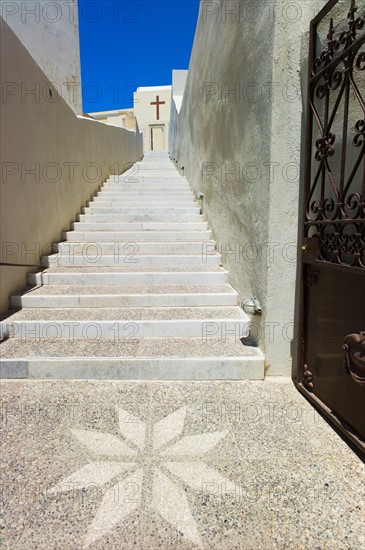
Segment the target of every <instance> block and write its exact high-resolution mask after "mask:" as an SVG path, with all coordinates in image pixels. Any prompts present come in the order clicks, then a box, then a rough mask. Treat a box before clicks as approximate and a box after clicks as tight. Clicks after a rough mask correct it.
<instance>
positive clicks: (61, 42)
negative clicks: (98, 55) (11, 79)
mask: <svg viewBox="0 0 365 550" xmlns="http://www.w3.org/2000/svg"><path fill="white" fill-rule="evenodd" d="M0 10H1V11H0V13H1V16H2V17H3V19H4V20H5V22H6V23H7V24H8V25H9V26H10V28H11V29H12V30H13V31H14V32H15V34H16V35H17V37H18V38H19V39H20V41H21V42H22V43H23V45H24V46H25V47H26V49H27V50H28V51H29V53H30V55H31V56H32V57H33V59H34V60H35V61H36V62H37V63H38V65H39V66H40V68H41V69H42V71H43V72H44V74H45V75H46V76H47V77H48V79H49V80H50V81H51V82H53V83H54V85H55V86H56V88H57V90H58V91H59V93H60V95H61V96H62V97H63V99H64V100H65V101H66V102H67V103H68V105H69V106H70V107H71V109H72V110H73V111H74V112H75V113H76V114H77V115H81V114H82V94H81V74H80V45H79V26H78V5H77V0H67V1H65V0H52V2H50V1H48V0H26V1H25V0H1V2H0ZM23 88H24V93H26V90H27V89H29V88H26V83H23ZM36 93H37V92H36Z"/></svg>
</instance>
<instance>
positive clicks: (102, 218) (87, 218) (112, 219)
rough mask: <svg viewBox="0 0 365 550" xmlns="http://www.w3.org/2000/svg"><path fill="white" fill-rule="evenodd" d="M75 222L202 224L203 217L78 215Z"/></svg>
mask: <svg viewBox="0 0 365 550" xmlns="http://www.w3.org/2000/svg"><path fill="white" fill-rule="evenodd" d="M77 218H78V219H77V221H80V222H83V221H84V222H88V223H89V222H93V223H104V222H107V223H116V222H118V223H120V222H124V223H126V222H160V223H162V222H177V221H180V222H202V221H204V220H203V216H202V215H201V214H195V213H192V214H187V213H182V214H177V213H174V214H172V213H166V214H141V213H138V214H114V213H113V214H109V215H107V214H91V213H90V214H79V215H78V216H77Z"/></svg>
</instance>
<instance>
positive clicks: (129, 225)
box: [71, 221, 208, 232]
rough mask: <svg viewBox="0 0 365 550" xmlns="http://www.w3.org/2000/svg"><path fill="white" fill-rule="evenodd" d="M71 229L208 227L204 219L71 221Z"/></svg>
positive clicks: (112, 229)
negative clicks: (114, 221) (112, 221)
mask: <svg viewBox="0 0 365 550" xmlns="http://www.w3.org/2000/svg"><path fill="white" fill-rule="evenodd" d="M71 227H72V229H73V230H77V231H80V230H81V231H145V232H147V231H179V232H184V231H203V230H207V229H208V224H207V222H205V221H197V222H161V223H160V222H158V221H157V222H153V221H152V222H124V223H123V222H120V223H108V222H99V223H88V222H84V221H83V222H73V223H72V224H71Z"/></svg>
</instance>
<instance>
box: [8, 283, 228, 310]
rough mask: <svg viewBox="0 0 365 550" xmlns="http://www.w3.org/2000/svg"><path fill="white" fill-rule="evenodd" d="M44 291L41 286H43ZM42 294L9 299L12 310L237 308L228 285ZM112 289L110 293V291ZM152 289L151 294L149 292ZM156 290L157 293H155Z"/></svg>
mask: <svg viewBox="0 0 365 550" xmlns="http://www.w3.org/2000/svg"><path fill="white" fill-rule="evenodd" d="M43 288H44V287H43ZM45 288H47V289H48V290H49V292H48V293H47V294H46V293H44V292H39V291H40V290H42V288H40V289H33V290H32V291H29V290H28V292H26V293H24V294H18V295H13V296H11V306H12V307H14V308H21V307H22V308H38V309H39V308H45V309H48V308H49V309H51V310H53V309H54V308H122V307H134V308H135V307H145V308H147V307H151V308H156V307H160V308H162V307H182V308H183V307H196V308H199V307H218V306H237V304H238V294H237V292H235V291H234V290H233V289H232V288H231V287H230V286H229V285H216V286H215V287H209V286H208V285H207V286H205V287H199V288H196V287H194V286H193V285H191V286H189V285H185V286H181V287H179V288H177V289H175V287H174V286H173V285H170V286H167V287H166V286H163V285H161V287H160V288H158V287H157V285H156V286H155V287H154V288H153V289H151V287H150V286H147V287H146V286H139V287H138V286H137V287H136V286H133V287H128V286H125V287H119V286H116V288H115V287H114V288H113V289H111V288H110V287H109V286H107V285H105V286H104V287H97V286H96V287H86V286H84V287H83V286H79V287H68V286H51V285H47V286H46V287H45ZM112 290H113V291H112ZM151 290H153V292H151ZM156 290H160V293H157V292H156Z"/></svg>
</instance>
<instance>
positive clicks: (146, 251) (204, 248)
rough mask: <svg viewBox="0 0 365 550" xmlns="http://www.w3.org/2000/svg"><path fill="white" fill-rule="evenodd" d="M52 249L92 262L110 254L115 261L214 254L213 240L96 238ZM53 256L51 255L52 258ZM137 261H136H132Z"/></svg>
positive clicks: (58, 255) (58, 254)
mask: <svg viewBox="0 0 365 550" xmlns="http://www.w3.org/2000/svg"><path fill="white" fill-rule="evenodd" d="M53 251H54V252H56V253H57V257H58V258H61V257H64V256H68V255H69V256H74V255H81V256H84V257H85V258H86V259H89V260H90V261H91V262H93V260H94V258H95V257H98V256H102V255H106V256H108V255H112V256H114V257H115V259H116V261H119V260H120V258H122V259H125V258H132V259H133V258H138V257H139V255H152V254H153V255H155V254H156V255H158V254H163V255H168V254H184V255H190V254H191V255H195V254H199V255H200V256H202V258H204V257H205V256H207V255H212V254H215V252H216V250H215V242H214V241H205V242H203V241H202V240H201V241H200V242H199V241H196V242H185V241H179V242H169V241H156V242H155V241H150V242H143V241H139V242H138V241H125V242H123V241H114V242H112V241H111V240H110V239H109V240H108V241H107V242H100V243H99V242H97V240H96V239H95V240H93V241H89V242H86V243H80V242H71V241H68V242H63V243H58V244H54V245H53ZM53 257H54V256H52V258H53ZM133 263H137V262H133Z"/></svg>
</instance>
